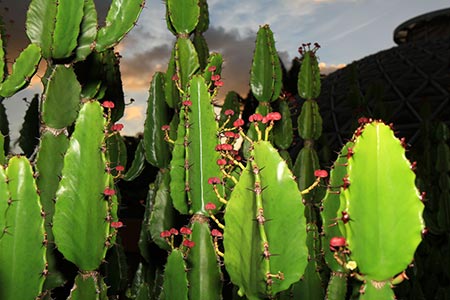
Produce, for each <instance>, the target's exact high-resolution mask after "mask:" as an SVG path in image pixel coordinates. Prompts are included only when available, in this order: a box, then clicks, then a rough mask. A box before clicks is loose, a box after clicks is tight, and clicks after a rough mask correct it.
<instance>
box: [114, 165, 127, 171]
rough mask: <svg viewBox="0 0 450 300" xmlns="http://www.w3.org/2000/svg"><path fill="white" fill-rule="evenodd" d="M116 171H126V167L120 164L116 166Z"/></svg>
mask: <svg viewBox="0 0 450 300" xmlns="http://www.w3.org/2000/svg"><path fill="white" fill-rule="evenodd" d="M116 171H117V172H123V171H125V167H124V166H121V165H118V166H116Z"/></svg>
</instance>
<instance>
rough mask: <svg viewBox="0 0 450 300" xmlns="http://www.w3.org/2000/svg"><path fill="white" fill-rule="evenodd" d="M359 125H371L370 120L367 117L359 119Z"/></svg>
mask: <svg viewBox="0 0 450 300" xmlns="http://www.w3.org/2000/svg"><path fill="white" fill-rule="evenodd" d="M358 123H359V125H364V124H366V123H370V119H369V118H366V117H361V118H359V119H358Z"/></svg>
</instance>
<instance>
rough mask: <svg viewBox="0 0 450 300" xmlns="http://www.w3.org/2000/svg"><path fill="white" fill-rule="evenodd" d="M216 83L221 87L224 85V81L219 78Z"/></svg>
mask: <svg viewBox="0 0 450 300" xmlns="http://www.w3.org/2000/svg"><path fill="white" fill-rule="evenodd" d="M214 85H215V86H217V87H221V86H223V85H224V83H223V81H221V80H217V81H214Z"/></svg>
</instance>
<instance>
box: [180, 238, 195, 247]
mask: <svg viewBox="0 0 450 300" xmlns="http://www.w3.org/2000/svg"><path fill="white" fill-rule="evenodd" d="M183 246H185V247H188V248H189V249H191V248H192V247H194V246H195V242H194V241H191V240H188V239H185V240H184V241H183Z"/></svg>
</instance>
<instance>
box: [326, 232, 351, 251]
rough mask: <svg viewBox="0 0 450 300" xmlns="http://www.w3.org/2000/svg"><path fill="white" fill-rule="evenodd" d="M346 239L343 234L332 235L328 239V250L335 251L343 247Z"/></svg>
mask: <svg viewBox="0 0 450 300" xmlns="http://www.w3.org/2000/svg"><path fill="white" fill-rule="evenodd" d="M346 244H347V241H346V240H345V237H343V236H334V237H332V238H331V239H330V250H331V251H333V252H335V251H337V250H338V249H339V248H341V247H345V245H346Z"/></svg>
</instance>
